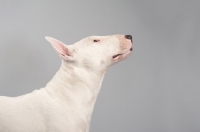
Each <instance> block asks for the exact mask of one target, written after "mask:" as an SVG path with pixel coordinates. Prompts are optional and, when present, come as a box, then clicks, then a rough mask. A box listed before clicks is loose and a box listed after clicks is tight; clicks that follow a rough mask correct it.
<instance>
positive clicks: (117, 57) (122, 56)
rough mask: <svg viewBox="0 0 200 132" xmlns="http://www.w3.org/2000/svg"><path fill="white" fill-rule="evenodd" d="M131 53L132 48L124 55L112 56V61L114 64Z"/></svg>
mask: <svg viewBox="0 0 200 132" xmlns="http://www.w3.org/2000/svg"><path fill="white" fill-rule="evenodd" d="M131 52H132V47H131V48H130V49H129V50H127V51H126V52H124V53H119V54H116V55H114V56H113V58H112V59H113V61H114V62H116V61H120V60H124V59H126V58H128V57H129V56H130V54H131Z"/></svg>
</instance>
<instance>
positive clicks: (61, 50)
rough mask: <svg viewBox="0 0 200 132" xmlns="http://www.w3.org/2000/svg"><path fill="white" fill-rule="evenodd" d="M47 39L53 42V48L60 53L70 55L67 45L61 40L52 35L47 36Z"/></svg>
mask: <svg viewBox="0 0 200 132" xmlns="http://www.w3.org/2000/svg"><path fill="white" fill-rule="evenodd" d="M45 39H46V40H47V41H49V42H50V43H51V44H52V46H53V48H54V49H55V50H56V51H57V52H58V53H59V54H60V55H62V56H70V55H69V51H68V49H67V48H66V47H65V45H64V44H63V43H62V42H61V41H59V40H56V39H54V38H51V37H45Z"/></svg>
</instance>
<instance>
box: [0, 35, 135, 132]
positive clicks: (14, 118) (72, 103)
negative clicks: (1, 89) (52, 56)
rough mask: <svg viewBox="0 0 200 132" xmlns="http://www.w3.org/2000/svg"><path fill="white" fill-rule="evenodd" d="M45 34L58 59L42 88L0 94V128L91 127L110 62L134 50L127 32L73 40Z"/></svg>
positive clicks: (51, 130) (16, 131) (53, 130)
mask: <svg viewBox="0 0 200 132" xmlns="http://www.w3.org/2000/svg"><path fill="white" fill-rule="evenodd" d="M46 40H47V41H49V42H50V43H51V44H52V46H53V48H54V49H55V51H56V52H57V53H58V55H59V56H60V58H61V59H62V65H61V67H60V69H59V70H58V72H57V73H56V74H55V76H54V77H53V78H52V80H51V81H50V82H48V83H47V85H46V86H45V87H44V88H41V89H39V90H35V91H33V92H32V93H29V94H26V95H22V96H19V97H12V98H11V97H5V96H0V132H89V128H90V120H91V116H92V111H93V108H94V104H95V101H96V98H97V95H98V93H99V90H100V88H101V84H102V81H103V78H104V75H105V73H106V71H107V69H108V67H109V66H111V65H113V64H115V63H117V62H119V61H121V60H124V59H125V58H127V57H128V56H129V55H130V54H131V51H132V36H131V35H111V36H91V37H87V38H85V39H82V40H80V41H79V42H77V43H75V44H73V45H65V44H64V43H62V42H61V41H58V40H56V39H54V38H51V37H46Z"/></svg>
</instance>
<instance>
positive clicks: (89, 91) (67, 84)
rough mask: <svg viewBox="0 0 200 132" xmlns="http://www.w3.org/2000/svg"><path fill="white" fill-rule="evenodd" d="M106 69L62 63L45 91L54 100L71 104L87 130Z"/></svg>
mask: <svg viewBox="0 0 200 132" xmlns="http://www.w3.org/2000/svg"><path fill="white" fill-rule="evenodd" d="M105 72H106V69H104V70H103V69H90V68H83V67H82V68H79V67H75V66H71V65H66V64H65V63H62V65H61V67H60V69H59V70H58V72H57V73H56V75H55V76H54V77H53V79H52V80H51V81H50V82H49V83H48V84H47V86H46V89H47V90H48V91H49V92H50V93H51V94H52V96H54V97H56V98H60V99H62V100H63V101H66V103H69V102H70V103H71V104H73V107H75V108H74V109H73V110H74V111H75V112H76V113H79V114H81V116H83V117H84V118H85V119H86V121H85V123H87V126H88V128H87V129H89V125H90V120H91V116H92V112H93V108H94V104H95V102H96V98H97V96H98V93H99V90H100V88H101V84H102V81H103V78H104V75H105Z"/></svg>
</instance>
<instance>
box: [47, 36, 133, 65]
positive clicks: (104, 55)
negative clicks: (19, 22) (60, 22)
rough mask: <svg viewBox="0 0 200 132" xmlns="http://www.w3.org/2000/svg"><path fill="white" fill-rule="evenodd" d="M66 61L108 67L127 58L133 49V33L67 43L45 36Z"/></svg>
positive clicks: (93, 37)
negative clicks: (71, 43)
mask: <svg viewBox="0 0 200 132" xmlns="http://www.w3.org/2000/svg"><path fill="white" fill-rule="evenodd" d="M45 38H46V40H47V41H49V42H50V43H51V44H52V46H53V48H54V49H55V50H56V52H57V53H58V54H59V56H60V57H61V58H62V60H63V61H64V62H65V63H68V64H73V65H75V66H79V67H86V68H96V67H97V68H98V67H104V68H106V67H108V66H110V65H112V64H115V63H116V62H119V61H121V60H124V59H126V58H127V57H128V56H129V55H130V54H131V51H132V36H131V35H111V36H91V37H87V38H84V39H82V40H80V41H79V42H76V43H75V44H73V45H65V44H64V43H62V42H61V41H59V40H56V39H54V38H51V37H45Z"/></svg>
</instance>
